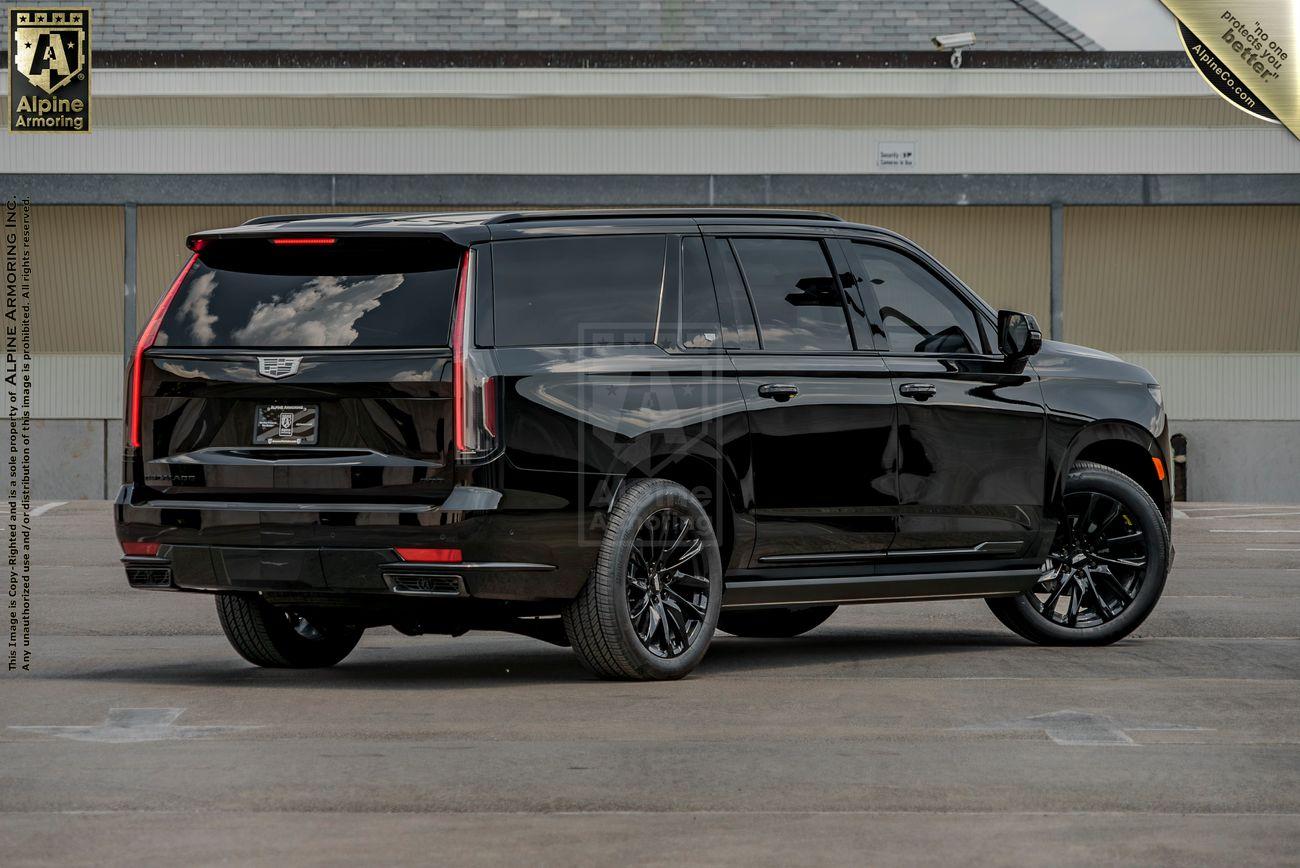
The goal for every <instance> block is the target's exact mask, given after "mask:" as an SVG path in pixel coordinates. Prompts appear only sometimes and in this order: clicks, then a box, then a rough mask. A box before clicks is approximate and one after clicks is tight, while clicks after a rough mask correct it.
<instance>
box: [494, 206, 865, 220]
mask: <svg viewBox="0 0 1300 868" xmlns="http://www.w3.org/2000/svg"><path fill="white" fill-rule="evenodd" d="M619 217H739V218H745V217H773V218H781V219H786V220H827V221H832V222H836V223H842V222H843V221H844V218H843V217H837V216H836V215H834V214H827V213H825V212H824V211H796V210H790V209H781V208H610V209H605V210H601V209H595V210H586V209H584V210H580V211H515V212H511V213H507V214H500V215H498V216H495V217H490V218H488V219H487V220H485V221H484V222H485V223H534V222H539V221H543V220H602V219H609V218H619Z"/></svg>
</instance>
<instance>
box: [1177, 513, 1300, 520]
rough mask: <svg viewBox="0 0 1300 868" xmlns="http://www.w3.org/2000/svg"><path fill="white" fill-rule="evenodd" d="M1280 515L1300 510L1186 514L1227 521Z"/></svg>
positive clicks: (1192, 517) (1190, 517)
mask: <svg viewBox="0 0 1300 868" xmlns="http://www.w3.org/2000/svg"><path fill="white" fill-rule="evenodd" d="M1279 515H1300V512H1248V513H1246V514H1244V515H1185V516H1183V518H1187V519H1192V520H1196V519H1214V518H1221V519H1223V520H1225V521H1236V520H1237V519H1239V518H1273V517H1275V516H1279Z"/></svg>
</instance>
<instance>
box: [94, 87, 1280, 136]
mask: <svg viewBox="0 0 1300 868" xmlns="http://www.w3.org/2000/svg"><path fill="white" fill-rule="evenodd" d="M95 124H96V125H97V126H100V127H105V128H109V127H126V128H130V127H136V128H140V127H149V128H157V127H177V126H180V127H200V128H202V127H219V128H230V127H274V128H286V127H299V128H302V127H306V128H344V127H348V128H367V129H369V128H374V129H382V128H399V127H470V128H481V127H490V128H513V127H562V128H571V127H622V128H628V127H752V128H763V129H765V128H771V127H824V128H854V127H874V128H884V127H897V128H912V127H963V126H964V127H1050V128H1054V129H1055V128H1062V127H1107V128H1110V127H1238V126H1242V127H1250V126H1254V127H1261V128H1267V123H1266V122H1265V121H1261V120H1258V119H1256V118H1254V117H1252V116H1251V115H1248V114H1246V113H1245V112H1242V111H1238V110H1236V109H1235V108H1233V107H1232V106H1231V105H1229V104H1228V103H1227V102H1226V101H1225V100H1222V99H1219V98H1218V97H1216V96H1214V95H1213V94H1208V93H1207V94H1206V95H1205V96H1201V97H1164V98H1161V99H1091V100H1088V99H1080V100H1062V99H1049V98H1034V97H1020V98H1008V97H1003V98H997V97H963V98H959V99H942V98H939V99H912V98H904V99H900V98H897V97H867V98H844V97H807V96H804V97H773V98H768V99H729V98H725V97H721V98H720V97H662V96H645V97H600V96H573V97H494V98H472V97H470V98H457V97H381V98H373V97H369V98H368V97H254V98H248V97H229V96H224V97H192V98H186V99H177V98H174V97H161V96H153V97H109V98H100V99H98V100H96V102H95Z"/></svg>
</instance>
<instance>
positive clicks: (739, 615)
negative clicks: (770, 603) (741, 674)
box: [718, 606, 839, 639]
mask: <svg viewBox="0 0 1300 868" xmlns="http://www.w3.org/2000/svg"><path fill="white" fill-rule="evenodd" d="M838 608H839V606H809V607H807V608H804V609H754V610H751V611H743V610H742V611H738V612H723V613H722V614H721V615H720V616H719V617H718V629H719V630H722V631H723V632H724V633H730V634H731V635H733V636H741V637H743V638H746V639H789V638H791V637H792V636H798V635H801V634H803V633H807V632H808V631H809V630H811V629H813V628H814V627H820V626H821V625H822V624H824V623H826V619H827V618H829V617H830V616H831V615H834V614H835V610H836V609H838Z"/></svg>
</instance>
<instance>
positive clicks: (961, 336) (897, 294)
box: [853, 242, 983, 353]
mask: <svg viewBox="0 0 1300 868" xmlns="http://www.w3.org/2000/svg"><path fill="white" fill-rule="evenodd" d="M853 249H854V250H855V251H856V252H857V255H858V260H859V262H860V264H861V267H862V271H863V275H862V276H863V277H864V278H865V279H866V280H867V281H868V282H869V284H868V285H869V286H870V287H871V289H872V290H873V291H874V292H875V295H876V301H877V302H878V303H879V304H880V321H881V323H882V324H883V325H884V327H885V337H886V338H887V339H888V341H889V349H890V350H892V351H894V352H896V353H978V352H982V351H983V343H982V341H981V340H980V331H979V326H978V325H977V320H976V318H975V312H974V311H972V310H971V309H970V307H969V306H967V304H966V303H965V302H964V301H962V300H961V299H960V298H959V297H958V296H957V295H956V294H955V293H954V292H953V291H952V290H951V289H949V288H948V287H947V286H945V285H944V284H943V283H942V282H941V281H940V280H939V279H938V278H937V277H935V276H934V275H933V274H931V273H930V272H929V271H928V270H927V269H926V268H925V267H924V266H922V265H921V264H920V263H918V262H916V261H915V260H913V259H911V258H910V257H908V256H905V255H903V254H902V253H898V252H897V251H894V250H889V249H888V248H885V247H877V246H876V245H874V244H863V243H861V242H854V244H853Z"/></svg>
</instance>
